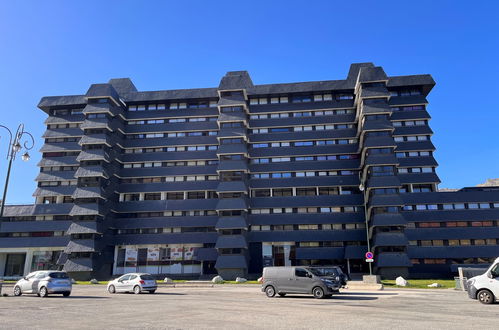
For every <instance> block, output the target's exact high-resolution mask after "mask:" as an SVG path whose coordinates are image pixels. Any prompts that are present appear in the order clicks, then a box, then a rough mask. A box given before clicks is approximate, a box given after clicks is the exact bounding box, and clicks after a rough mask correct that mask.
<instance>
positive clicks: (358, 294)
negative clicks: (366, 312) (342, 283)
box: [334, 292, 399, 297]
mask: <svg viewBox="0 0 499 330" xmlns="http://www.w3.org/2000/svg"><path fill="white" fill-rule="evenodd" d="M338 295H340V296H341V295H349V296H398V295H399V294H398V293H388V292H379V293H374V292H341V293H339V294H335V295H334V297H337V296H338Z"/></svg>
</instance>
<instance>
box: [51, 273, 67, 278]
mask: <svg viewBox="0 0 499 330" xmlns="http://www.w3.org/2000/svg"><path fill="white" fill-rule="evenodd" d="M49 277H52V278H69V276H68V274H66V273H62V272H61V273H50V274H49Z"/></svg>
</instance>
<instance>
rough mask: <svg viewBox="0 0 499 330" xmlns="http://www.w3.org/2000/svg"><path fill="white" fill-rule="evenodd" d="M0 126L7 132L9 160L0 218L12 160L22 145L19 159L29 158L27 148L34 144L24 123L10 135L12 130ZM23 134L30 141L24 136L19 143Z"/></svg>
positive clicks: (26, 159) (1, 212)
mask: <svg viewBox="0 0 499 330" xmlns="http://www.w3.org/2000/svg"><path fill="white" fill-rule="evenodd" d="M0 127H2V128H5V129H6V130H7V132H9V146H8V149H7V160H8V162H9V165H8V167H7V176H6V177H5V186H4V188H3V197H2V206H1V208H0V218H1V217H3V210H4V206H5V197H6V196H7V188H8V186H9V177H10V169H11V168H12V161H13V160H14V159H16V155H17V153H18V152H20V151H21V150H22V149H23V147H24V149H26V152H25V153H24V154H23V155H22V156H21V159H22V160H23V161H28V160H29V158H30V156H29V153H28V150H31V149H32V148H33V146H34V145H35V139H34V138H33V135H31V134H30V133H28V132H26V131H25V130H24V124H19V126H18V127H17V131H16V133H15V134H14V135H12V132H11V130H10V129H9V128H8V127H6V126H3V125H0ZM24 135H26V136H27V137H29V138H31V141H30V140H29V139H26V138H25V140H24V142H22V144H21V140H22V139H23V136H24Z"/></svg>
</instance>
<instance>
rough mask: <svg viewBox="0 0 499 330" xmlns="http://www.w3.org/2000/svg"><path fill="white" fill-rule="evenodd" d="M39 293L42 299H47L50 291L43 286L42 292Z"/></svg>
mask: <svg viewBox="0 0 499 330" xmlns="http://www.w3.org/2000/svg"><path fill="white" fill-rule="evenodd" d="M38 293H39V294H40V297H42V298H45V297H47V296H48V295H49V291H48V290H47V288H46V287H44V286H42V287H41V288H40V291H39V292H38Z"/></svg>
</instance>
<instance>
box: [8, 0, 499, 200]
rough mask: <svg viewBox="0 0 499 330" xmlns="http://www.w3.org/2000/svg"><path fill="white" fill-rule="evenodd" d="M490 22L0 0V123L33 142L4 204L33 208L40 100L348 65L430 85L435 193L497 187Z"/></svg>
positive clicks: (418, 10)
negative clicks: (122, 80) (493, 181)
mask: <svg viewBox="0 0 499 330" xmlns="http://www.w3.org/2000/svg"><path fill="white" fill-rule="evenodd" d="M380 3H382V5H380ZM498 12H499V2H497V1H473V2H470V1H434V0H433V1H421V0H420V1H331V0H330V1H290V0H287V1H268V0H267V1H253V0H252V1H244V2H243V1H125V0H120V1H102V0H100V1H90V0H85V1H51V0H46V1H2V2H1V3H0V93H1V94H0V96H1V105H0V114H1V116H0V124H3V125H7V126H9V127H12V128H15V126H17V124H19V123H20V122H23V123H25V124H26V128H27V130H29V131H30V132H32V133H33V135H35V136H36V137H37V141H36V142H37V145H36V147H35V149H36V151H34V152H33V153H32V154H33V157H32V160H31V161H29V162H27V163H23V162H22V161H21V160H20V159H19V160H18V161H16V164H15V167H14V169H13V172H12V176H11V184H10V188H9V194H8V197H7V203H31V202H32V201H33V197H32V196H31V195H32V193H33V191H34V190H35V182H34V178H35V177H36V175H37V174H38V168H37V167H36V164H37V163H38V161H39V160H40V154H39V153H38V149H39V148H40V147H41V146H42V144H43V141H42V139H41V138H40V136H41V135H42V134H43V132H44V130H45V126H44V124H43V121H44V120H45V118H46V115H45V114H44V113H43V112H42V111H41V110H38V109H37V107H36V105H37V104H38V101H39V100H40V98H41V97H43V96H48V95H67V94H84V93H85V92H86V91H87V89H88V87H89V86H90V84H92V83H103V82H107V81H108V80H109V79H110V78H119V77H130V78H131V79H132V80H133V82H134V83H135V85H136V86H137V88H138V89H139V90H160V89H177V88H195V87H216V86H217V85H218V83H219V80H220V78H221V77H222V76H223V75H224V73H225V72H226V71H230V70H248V71H249V72H250V74H251V77H252V79H253V82H254V83H256V84H268V83H279V82H293V81H312V80H334V79H344V78H345V77H346V74H347V72H348V68H349V65H350V63H353V62H374V63H375V64H376V65H380V66H383V67H384V69H385V71H386V72H387V74H388V75H408V74H422V73H430V74H431V75H433V78H434V79H435V81H436V82H437V85H436V87H435V88H434V89H433V91H432V93H431V94H430V97H429V101H430V106H429V112H430V114H431V116H432V120H431V122H430V124H431V127H432V129H433V130H434V132H435V135H434V137H433V142H434V144H435V145H436V147H437V152H436V153H435V157H436V159H437V161H438V162H439V164H440V166H439V168H438V172H437V173H438V174H439V176H440V179H441V180H442V184H441V185H440V187H450V188H459V187H462V186H473V185H476V184H478V183H481V182H483V181H485V179H487V178H492V177H499V133H498V132H499V106H498V105H497V104H498V102H497V97H498V92H499V80H498V79H497V78H498V76H499V65H498V63H499V51H498V50H499V39H498V32H499V20H498V19H497V17H496V15H497V13H498ZM0 136H1V137H2V138H1V139H0V152H1V154H0V156H1V157H2V158H0V188H1V187H3V182H4V181H3V180H4V175H5V172H6V162H5V159H4V158H3V157H4V153H5V150H6V147H7V146H6V140H5V134H4V132H3V131H2V132H0Z"/></svg>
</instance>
